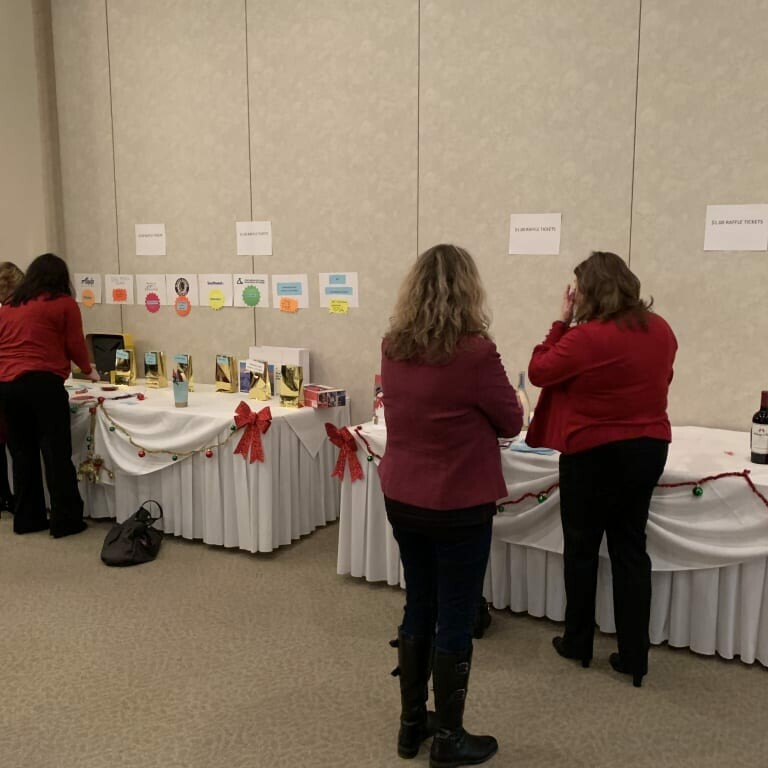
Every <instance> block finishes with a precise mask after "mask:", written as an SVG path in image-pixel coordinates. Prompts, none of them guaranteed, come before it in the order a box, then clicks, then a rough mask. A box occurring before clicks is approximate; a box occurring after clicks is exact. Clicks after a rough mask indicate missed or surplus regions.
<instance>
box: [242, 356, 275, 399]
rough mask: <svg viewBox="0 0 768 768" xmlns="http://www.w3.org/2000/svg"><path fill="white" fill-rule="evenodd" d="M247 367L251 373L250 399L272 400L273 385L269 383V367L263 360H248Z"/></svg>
mask: <svg viewBox="0 0 768 768" xmlns="http://www.w3.org/2000/svg"><path fill="white" fill-rule="evenodd" d="M245 367H246V369H247V370H248V372H249V373H250V375H251V387H250V391H249V393H248V398H249V399H250V400H271V399H272V387H271V386H270V383H269V367H268V365H267V363H266V362H265V361H263V360H246V361H245Z"/></svg>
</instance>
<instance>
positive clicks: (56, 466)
mask: <svg viewBox="0 0 768 768" xmlns="http://www.w3.org/2000/svg"><path fill="white" fill-rule="evenodd" d="M70 360H74V362H75V363H76V364H77V365H78V366H79V367H80V368H81V370H82V371H83V372H84V373H85V374H86V375H88V376H89V377H90V378H91V381H94V382H95V381H98V380H99V374H98V373H97V372H96V370H95V369H93V368H91V364H90V361H89V360H88V352H87V350H86V346H85V339H84V338H83V327H82V321H81V319H80V310H79V308H78V306H77V304H76V303H75V301H74V299H73V298H72V288H71V286H70V282H69V271H68V270H67V265H66V264H65V263H64V261H62V259H60V258H59V257H58V256H54V255H53V254H52V253H46V254H44V255H42V256H38V257H37V258H36V259H35V260H34V261H33V262H32V263H31V264H30V265H29V269H28V270H27V274H26V276H25V278H24V279H23V280H22V281H21V283H20V284H19V286H18V287H17V288H16V289H15V290H14V292H13V293H12V294H11V296H10V298H9V299H8V301H7V302H6V303H4V304H3V306H2V307H0V400H2V403H3V406H4V409H5V414H6V420H7V425H8V447H9V448H10V451H11V457H12V458H13V489H14V492H15V495H16V500H15V508H14V519H13V530H14V532H15V533H31V532H34V531H43V530H46V529H47V528H49V522H48V519H47V517H46V510H45V496H44V493H43V478H42V473H41V470H40V454H41V453H42V455H43V461H44V463H45V478H46V480H47V482H48V493H49V494H50V498H51V520H50V531H51V535H52V536H53V537H54V538H61V537H62V536H69V535H71V534H73V533H80V531H82V530H84V529H85V527H86V525H85V521H84V520H83V501H82V499H81V498H80V493H79V491H78V488H77V476H76V473H75V468H74V466H73V465H72V436H71V433H70V425H69V415H70V414H69V399H68V397H67V392H66V390H65V389H64V380H65V379H66V378H67V376H69V373H70V370H71V367H70Z"/></svg>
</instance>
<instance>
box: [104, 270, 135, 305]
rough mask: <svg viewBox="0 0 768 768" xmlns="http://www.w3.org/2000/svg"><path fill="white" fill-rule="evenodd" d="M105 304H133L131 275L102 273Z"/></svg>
mask: <svg viewBox="0 0 768 768" xmlns="http://www.w3.org/2000/svg"><path fill="white" fill-rule="evenodd" d="M104 290H105V293H106V303H107V304H133V303H134V299H133V275H104Z"/></svg>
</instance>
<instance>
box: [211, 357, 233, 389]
mask: <svg viewBox="0 0 768 768" xmlns="http://www.w3.org/2000/svg"><path fill="white" fill-rule="evenodd" d="M237 372H238V371H237V361H236V360H235V358H234V357H232V355H216V391H217V392H237V388H238V381H237V378H238V377H237Z"/></svg>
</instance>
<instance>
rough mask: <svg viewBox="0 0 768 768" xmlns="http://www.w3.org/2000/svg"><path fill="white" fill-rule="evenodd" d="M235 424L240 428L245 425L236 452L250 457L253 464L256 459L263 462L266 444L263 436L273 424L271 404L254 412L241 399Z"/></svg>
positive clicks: (236, 410) (244, 456) (236, 411)
mask: <svg viewBox="0 0 768 768" xmlns="http://www.w3.org/2000/svg"><path fill="white" fill-rule="evenodd" d="M235 426H236V427H237V428H238V429H240V428H241V427H245V432H243V436H242V437H241V438H240V442H239V443H238V444H237V448H235V453H236V454H237V453H239V454H240V455H241V456H242V457H243V458H248V459H249V462H250V463H251V464H253V462H254V461H262V462H263V461H264V446H262V444H261V436H262V435H263V434H264V433H265V432H266V431H267V430H268V429H269V428H270V426H272V412H271V411H270V410H269V406H267V407H266V408H262V409H261V410H260V411H259V412H258V413H254V412H253V411H252V410H251V409H250V408H249V407H248V403H246V402H244V401H243V400H241V401H240V405H238V406H237V408H236V409H235Z"/></svg>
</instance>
